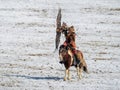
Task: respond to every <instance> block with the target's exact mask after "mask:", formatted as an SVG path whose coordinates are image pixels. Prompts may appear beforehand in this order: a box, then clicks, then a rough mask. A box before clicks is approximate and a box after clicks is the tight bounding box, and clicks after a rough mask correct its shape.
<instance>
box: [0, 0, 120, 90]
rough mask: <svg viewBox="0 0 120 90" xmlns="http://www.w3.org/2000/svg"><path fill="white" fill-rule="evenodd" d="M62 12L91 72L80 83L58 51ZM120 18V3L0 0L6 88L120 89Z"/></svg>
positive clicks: (0, 81) (1, 86)
mask: <svg viewBox="0 0 120 90" xmlns="http://www.w3.org/2000/svg"><path fill="white" fill-rule="evenodd" d="M59 8H62V21H65V22H66V23H67V24H68V25H69V26H71V25H73V26H74V27H75V29H76V33H77V41H76V43H77V47H78V49H80V50H81V51H82V52H83V53H84V57H85V60H86V62H87V65H88V70H89V72H90V74H86V73H83V78H82V79H81V80H79V81H78V79H77V73H76V69H75V68H74V67H71V68H70V69H71V76H72V79H71V80H70V81H63V77H64V70H65V68H64V66H63V65H61V64H59V58H58V51H56V52H54V48H55V35H56V32H55V29H56V16H57V13H58V9H59ZM119 16H120V0H74V1H71V0H0V90H56V89H57V90H120V17H119ZM63 41H64V37H63V36H62V37H61V44H62V43H63Z"/></svg>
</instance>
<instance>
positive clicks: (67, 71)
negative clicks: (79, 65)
mask: <svg viewBox="0 0 120 90" xmlns="http://www.w3.org/2000/svg"><path fill="white" fill-rule="evenodd" d="M67 79H68V80H70V79H71V77H70V70H69V69H66V70H65V77H64V81H66V80H67Z"/></svg>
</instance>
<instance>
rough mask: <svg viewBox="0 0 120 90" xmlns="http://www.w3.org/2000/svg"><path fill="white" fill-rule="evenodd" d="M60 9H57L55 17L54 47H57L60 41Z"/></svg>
mask: <svg viewBox="0 0 120 90" xmlns="http://www.w3.org/2000/svg"><path fill="white" fill-rule="evenodd" d="M61 17H62V14H61V9H59V11H58V15H57V19H56V26H57V27H56V38H55V46H56V47H55V49H58V46H59V43H60V36H61V31H60V27H61Z"/></svg>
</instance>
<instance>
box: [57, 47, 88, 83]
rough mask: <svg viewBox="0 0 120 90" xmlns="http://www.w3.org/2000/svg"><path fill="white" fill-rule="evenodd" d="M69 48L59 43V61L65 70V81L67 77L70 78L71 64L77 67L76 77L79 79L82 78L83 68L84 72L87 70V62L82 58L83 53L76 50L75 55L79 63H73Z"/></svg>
mask: <svg viewBox="0 0 120 90" xmlns="http://www.w3.org/2000/svg"><path fill="white" fill-rule="evenodd" d="M71 54H72V52H71V50H70V48H69V47H68V46H64V45H61V46H60V48H59V58H60V63H61V64H64V66H65V68H66V70H65V77H64V80H65V81H66V80H67V79H68V80H70V79H71V78H70V70H69V69H70V67H71V66H75V67H76V69H77V75H78V78H79V79H81V78H82V75H81V73H82V70H84V71H85V72H86V73H88V70H87V64H86V62H85V60H84V58H83V54H82V52H81V51H79V50H77V57H78V58H79V60H80V64H79V65H78V64H76V65H74V64H73V57H71Z"/></svg>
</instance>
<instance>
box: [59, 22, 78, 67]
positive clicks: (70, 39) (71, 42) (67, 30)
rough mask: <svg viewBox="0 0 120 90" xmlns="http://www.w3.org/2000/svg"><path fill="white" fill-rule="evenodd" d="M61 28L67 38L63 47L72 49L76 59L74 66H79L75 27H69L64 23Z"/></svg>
mask: <svg viewBox="0 0 120 90" xmlns="http://www.w3.org/2000/svg"><path fill="white" fill-rule="evenodd" d="M61 28H62V32H63V33H64V35H65V38H66V40H65V42H64V43H63V45H64V46H69V47H70V49H71V50H72V53H73V55H74V57H75V59H74V62H73V64H74V65H76V64H79V63H80V60H79V59H78V57H77V51H76V43H75V36H76V34H75V30H74V27H73V26H71V27H67V24H66V23H64V22H63V24H62V27H61Z"/></svg>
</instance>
